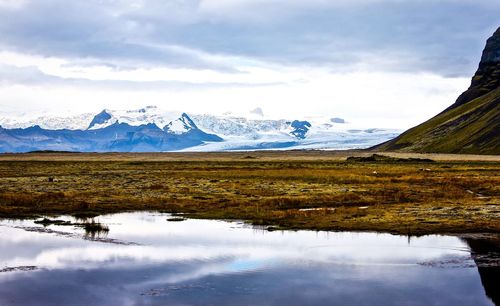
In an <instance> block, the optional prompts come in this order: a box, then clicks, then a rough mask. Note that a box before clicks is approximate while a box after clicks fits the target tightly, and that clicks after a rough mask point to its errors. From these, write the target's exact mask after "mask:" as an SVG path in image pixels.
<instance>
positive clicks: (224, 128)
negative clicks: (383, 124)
mask: <svg viewBox="0 0 500 306" xmlns="http://www.w3.org/2000/svg"><path fill="white" fill-rule="evenodd" d="M0 125H1V127H0V152H29V151H41V150H51V151H78V152H164V151H226V150H262V149H349V148H366V147H369V146H371V145H374V144H376V143H378V142H380V141H384V140H387V139H390V138H393V137H395V136H397V135H398V134H399V131H398V130H388V129H377V128H371V129H357V128H355V126H354V125H353V124H350V123H348V122H346V121H345V120H344V119H342V118H314V119H313V120H297V119H294V120H285V119H278V120H277V119H266V118H263V117H260V116H258V115H254V116H253V118H248V117H241V116H234V115H230V114H229V115H222V116H214V115H206V114H187V113H185V112H175V111H163V110H161V109H159V108H157V107H155V106H148V107H144V108H141V109H136V110H109V109H105V110H103V111H101V112H99V113H98V114H81V115H76V116H69V117H51V116H47V117H39V118H35V119H31V120H24V119H22V118H14V117H9V116H4V117H2V116H0Z"/></svg>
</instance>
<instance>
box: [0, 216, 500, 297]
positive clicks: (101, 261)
mask: <svg viewBox="0 0 500 306" xmlns="http://www.w3.org/2000/svg"><path fill="white" fill-rule="evenodd" d="M169 218H170V216H169V215H165V214H159V213H126V214H116V215H107V216H101V217H98V218H95V221H96V222H100V223H102V224H105V225H106V226H107V227H108V229H109V231H100V232H99V231H97V232H96V231H91V230H87V232H85V229H84V228H82V227H81V226H74V225H67V224H66V225H54V224H52V225H45V226H43V225H41V224H36V223H34V222H33V221H12V220H3V221H0V305H151V304H152V305H155V304H157V305H494V302H493V300H495V299H497V298H498V296H496V297H495V293H494V290H495V288H497V289H498V286H499V285H498V284H499V282H498V267H489V266H485V267H479V268H478V264H477V260H474V259H476V258H475V257H474V259H473V257H471V252H473V250H471V246H474V243H475V242H473V244H471V242H470V241H469V240H466V239H461V238H458V237H453V236H424V237H419V238H415V237H412V238H408V237H406V236H394V235H389V234H377V233H352V232H340V233H331V232H330V233H327V232H312V231H298V232H293V231H283V232H281V231H274V232H268V231H264V230H260V229H255V228H252V227H249V226H247V225H244V224H242V223H235V222H224V221H212V220H191V219H189V220H185V221H181V222H179V221H175V222H174V221H167V219H169ZM58 219H59V220H69V221H72V222H77V221H76V220H74V219H72V218H70V217H64V218H62V217H61V218H58ZM471 241H472V240H471ZM483 245H484V244H482V243H475V247H476V246H477V248H479V249H481V250H482V252H483V251H484V250H483V249H484V247H483ZM473 253H474V252H473ZM483 253H484V254H486V253H488V254H490V255H491V254H492V253H491V252H490V250H486V251H484V252H483ZM492 288H493V289H492ZM492 290H493V291H492ZM497 303H498V301H497Z"/></svg>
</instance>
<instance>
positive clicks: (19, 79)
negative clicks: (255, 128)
mask: <svg viewBox="0 0 500 306" xmlns="http://www.w3.org/2000/svg"><path fill="white" fill-rule="evenodd" d="M12 84H21V85H36V86H76V87H80V88H90V89H96V88H105V89H116V90H123V89H127V90H170V91H172V90H173V91H182V90H197V89H210V88H235V87H240V88H241V87H265V86H275V85H282V83H277V82H275V83H251V84H250V83H237V82H228V83H218V82H203V83H194V82H183V81H143V82H138V81H127V80H89V79H83V78H62V77H58V76H53V75H49V74H46V73H44V72H43V71H40V69H38V68H37V67H16V66H11V65H2V64H0V86H2V85H3V86H9V85H12Z"/></svg>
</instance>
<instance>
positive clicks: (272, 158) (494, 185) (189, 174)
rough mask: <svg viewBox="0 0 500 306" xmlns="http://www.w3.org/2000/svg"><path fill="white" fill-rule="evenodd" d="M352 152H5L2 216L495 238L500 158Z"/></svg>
mask: <svg viewBox="0 0 500 306" xmlns="http://www.w3.org/2000/svg"><path fill="white" fill-rule="evenodd" d="M352 154H356V155H366V153H361V152H352V151H351V152H318V151H313V152H305V151H294V152H240V153H209V154H205V153H204V154H201V153H186V154H184V153H169V154H22V155H2V156H0V216H3V217H19V216H33V215H37V214H76V215H92V214H104V213H113V212H121V211H133V210H159V211H166V212H174V213H187V214H188V216H191V217H199V218H221V219H244V220H248V221H249V222H251V223H253V224H258V225H272V226H274V227H277V228H291V229H317V230H373V231H388V232H395V233H405V234H423V233H444V232H455V233H457V232H500V222H499V221H500V201H499V194H500V171H499V170H500V160H499V159H498V157H494V156H486V157H484V156H483V160H481V159H480V158H479V157H474V158H473V159H472V160H469V161H464V160H463V158H465V157H463V156H451V155H446V156H441V155H439V156H437V155H427V154H426V155H425V157H420V156H417V157H419V158H433V159H434V160H442V161H440V162H435V163H420V162H411V163H398V162H371V163H365V162H346V161H345V158H346V157H347V156H348V155H352ZM391 155H392V154H391ZM248 156H251V157H252V158H248ZM394 156H396V155H394ZM397 157H409V156H408V155H407V154H404V155H397ZM411 157H415V156H411ZM49 177H53V178H54V181H53V182H50V181H49Z"/></svg>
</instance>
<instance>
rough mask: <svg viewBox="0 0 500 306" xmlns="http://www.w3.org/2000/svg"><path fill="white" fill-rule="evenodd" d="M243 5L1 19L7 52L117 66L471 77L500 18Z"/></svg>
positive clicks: (383, 2) (450, 8) (146, 4)
mask: <svg viewBox="0 0 500 306" xmlns="http://www.w3.org/2000/svg"><path fill="white" fill-rule="evenodd" d="M237 2H238V3H240V4H241V5H239V6H238V5H233V6H231V7H230V9H226V10H224V8H223V7H222V8H220V10H219V11H217V10H216V9H217V7H216V8H215V9H213V10H212V11H208V12H207V11H206V10H203V3H201V4H202V6H201V7H200V1H196V0H186V1H158V0H142V1H136V4H137V5H136V6H133V5H131V3H132V4H133V2H130V1H97V0H89V1H66V0H45V1H31V2H29V3H28V4H27V5H26V6H25V7H24V8H23V9H20V10H16V11H14V12H13V11H12V10H0V46H1V47H2V48H3V49H5V50H15V51H19V52H26V53H36V54H41V55H45V56H61V57H66V58H74V59H75V60H82V59H89V60H92V61H97V62H100V63H103V64H108V65H115V66H123V65H131V66H134V65H135V66H148V67H150V66H170V67H189V68H199V69H216V70H225V71H235V72H236V70H235V68H234V67H231V66H230V64H228V63H221V62H214V61H210V60H207V58H204V57H202V56H199V55H197V54H196V53H193V52H183V51H182V49H169V48H160V47H158V46H161V45H165V46H169V45H172V46H183V47H186V48H188V49H193V50H199V51H201V52H205V53H210V54H217V55H221V56H224V55H231V56H233V55H234V56H242V57H249V58H254V59H259V60H265V61H270V62H276V63H281V64H284V65H315V66H324V67H329V68H330V69H332V70H333V71H346V70H352V69H359V68H360V67H362V68H363V69H369V70H370V69H371V70H384V71H404V72H434V73H439V74H441V75H444V76H469V75H471V74H472V72H473V70H474V69H475V68H476V65H477V62H478V60H479V57H480V53H481V49H482V47H483V46H484V41H485V39H486V38H487V37H488V36H489V35H491V33H492V32H493V31H494V30H495V29H496V28H497V27H498V26H499V24H498V16H499V15H500V2H498V1H490V0H487V1H480V2H479V1H470V0H462V1H461V0H447V1H437V0H436V1H433V0H422V1H411V2H410V1H399V0H365V1H361V2H357V1H340V2H335V3H336V5H331V4H329V3H333V2H332V1H323V0H315V1H306V0H304V1H298V0H296V1H291V2H289V4H287V2H285V1H281V0H279V1H278V0H276V1H268V2H265V3H264V2H262V1H260V2H258V6H252V5H250V6H249V4H248V3H251V1H250V2H249V1H237ZM226 3H229V2H227V1H226ZM308 3H309V4H308ZM350 3H355V4H350ZM205 5H206V2H205ZM249 15H252V16H253V15H255V16H257V17H258V18H257V19H255V20H253V19H252V18H245V17H248V16H249ZM367 55H368V56H367Z"/></svg>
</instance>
